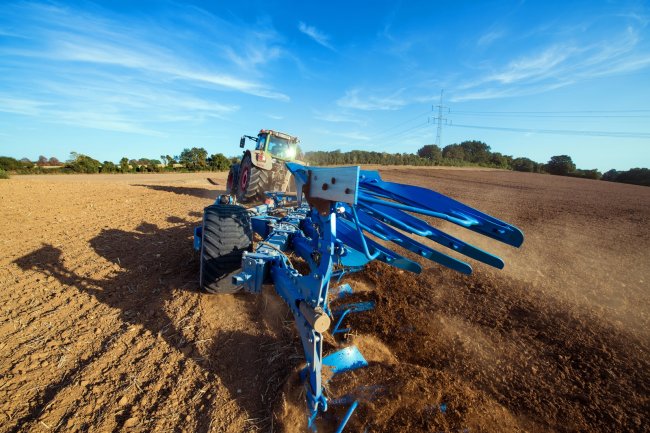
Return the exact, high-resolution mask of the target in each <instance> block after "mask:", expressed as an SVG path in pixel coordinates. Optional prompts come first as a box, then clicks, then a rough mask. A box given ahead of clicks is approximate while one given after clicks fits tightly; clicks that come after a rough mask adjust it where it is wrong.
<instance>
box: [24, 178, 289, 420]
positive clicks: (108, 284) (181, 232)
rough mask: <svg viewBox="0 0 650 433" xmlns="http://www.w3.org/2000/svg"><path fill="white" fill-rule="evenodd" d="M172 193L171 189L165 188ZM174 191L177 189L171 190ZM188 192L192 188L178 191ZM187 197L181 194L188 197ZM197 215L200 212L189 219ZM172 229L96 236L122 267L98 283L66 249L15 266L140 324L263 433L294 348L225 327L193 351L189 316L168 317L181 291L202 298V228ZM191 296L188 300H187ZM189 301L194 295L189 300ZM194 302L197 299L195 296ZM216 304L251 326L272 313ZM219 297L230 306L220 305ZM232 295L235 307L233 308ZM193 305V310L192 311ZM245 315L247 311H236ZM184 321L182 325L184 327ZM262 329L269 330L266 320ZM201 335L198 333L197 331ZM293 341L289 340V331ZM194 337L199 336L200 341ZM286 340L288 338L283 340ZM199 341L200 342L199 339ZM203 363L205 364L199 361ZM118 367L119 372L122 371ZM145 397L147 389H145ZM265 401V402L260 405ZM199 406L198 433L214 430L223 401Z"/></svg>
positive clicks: (40, 405) (44, 394) (44, 402)
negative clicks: (198, 233) (215, 384)
mask: <svg viewBox="0 0 650 433" xmlns="http://www.w3.org/2000/svg"><path fill="white" fill-rule="evenodd" d="M147 187H149V188H152V189H157V188H159V187H151V186H147ZM164 188H166V189H165V190H167V188H169V187H164ZM171 189H175V188H171ZM178 190H186V188H178ZM190 190H191V191H193V193H198V192H200V193H201V194H203V192H201V191H205V192H209V193H210V195H211V196H214V193H215V192H214V191H213V190H207V189H206V190H202V189H198V188H191V189H190ZM183 193H185V192H179V194H183ZM190 215H191V216H193V217H195V216H197V213H192V214H190ZM167 222H169V223H171V224H173V225H172V226H171V227H169V228H160V227H158V226H157V225H155V224H151V223H147V222H142V223H141V224H140V225H139V226H138V227H137V228H136V229H135V230H134V231H126V230H120V229H114V228H108V229H103V230H102V231H101V232H100V233H99V234H98V235H97V236H95V237H94V238H93V239H91V240H90V242H89V244H90V246H91V248H92V249H93V250H94V251H95V252H96V253H97V254H98V255H99V256H100V257H102V258H103V259H105V260H107V261H109V262H110V263H112V264H116V265H118V266H119V270H117V271H115V272H112V273H110V274H108V276H107V277H105V278H103V279H97V278H92V277H88V276H84V275H80V274H77V273H76V272H75V271H74V270H70V269H69V268H68V267H66V262H65V261H64V251H63V250H61V249H60V248H58V247H56V246H53V245H50V244H45V245H43V246H42V247H41V248H39V249H38V250H36V251H33V252H31V253H30V254H27V255H25V256H23V257H21V258H19V259H17V260H15V263H16V264H17V265H18V266H19V267H20V268H21V269H23V270H31V271H37V272H41V273H43V274H45V275H47V276H51V277H54V278H56V279H57V280H58V281H59V282H60V283H61V284H63V285H66V286H71V287H74V288H76V289H77V290H79V291H80V292H85V293H87V294H89V295H91V296H92V297H93V298H94V299H96V300H97V301H99V302H101V303H103V304H106V305H107V306H109V307H111V308H114V309H117V310H119V311H120V316H119V318H120V319H121V320H122V321H123V325H122V327H123V328H124V329H126V328H128V327H130V326H131V325H141V326H142V327H144V328H145V329H147V330H148V331H150V332H151V333H152V334H153V335H160V336H162V337H163V338H164V340H165V342H166V343H167V344H168V345H169V347H170V348H173V350H177V351H178V353H182V354H183V356H184V357H186V358H187V360H190V359H193V360H194V361H196V362H197V364H198V365H199V366H200V367H201V368H203V369H204V370H205V371H206V372H207V373H208V375H207V377H218V378H219V379H220V381H221V383H222V384H223V385H224V386H225V387H226V388H227V389H228V391H229V392H230V395H231V396H232V397H233V398H236V399H237V404H238V405H239V407H240V408H241V409H242V410H243V411H245V412H246V413H248V414H249V418H258V419H259V420H260V421H257V422H258V423H259V424H257V425H258V427H260V428H265V427H266V425H267V424H268V423H269V422H270V420H271V416H272V414H271V410H272V402H273V400H274V399H275V398H276V395H275V394H274V393H276V392H277V390H279V389H280V388H281V386H282V384H283V382H284V379H285V377H286V375H288V371H289V370H290V369H291V368H292V367H293V365H294V364H295V363H297V361H296V362H294V364H292V363H290V362H287V360H286V357H285V356H284V353H285V352H287V353H289V352H295V348H294V347H291V344H292V342H291V337H290V336H289V337H287V338H288V341H289V346H288V345H287V342H286V341H285V340H286V339H285V340H283V339H282V338H284V337H282V335H284V334H282V333H281V332H280V333H276V332H267V331H264V329H262V332H255V329H254V328H253V330H251V331H250V332H249V331H248V330H235V331H232V330H231V331H226V330H224V329H220V328H219V326H220V324H216V325H215V326H212V327H211V328H210V330H211V331H213V332H214V335H211V336H210V339H211V342H209V343H207V344H205V345H201V346H199V345H195V344H193V342H192V341H188V340H191V338H192V337H190V338H188V337H187V336H184V334H183V332H184V331H183V329H182V328H183V327H185V326H186V325H187V323H183V320H184V319H185V318H184V317H179V316H178V313H177V314H176V317H171V316H170V315H169V314H168V313H167V310H168V309H169V305H168V304H170V303H172V302H176V304H174V305H178V304H179V293H178V290H179V289H180V290H184V291H189V292H195V293H196V292H198V290H199V281H198V267H199V263H198V257H197V255H196V253H195V252H194V251H193V249H192V247H191V245H192V236H193V228H194V226H195V225H197V224H198V223H197V222H195V221H188V220H186V219H184V218H180V217H169V218H168V219H167ZM188 295H189V294H188ZM189 296H190V297H191V296H192V295H189ZM195 296H196V295H195ZM200 296H205V297H212V298H213V299H215V300H214V305H215V309H217V308H218V306H219V303H220V302H238V303H240V304H242V305H243V313H244V314H245V315H247V316H248V318H247V320H249V321H250V322H251V323H256V322H257V321H260V319H259V317H260V314H262V313H263V312H264V311H265V310H266V309H267V307H268V305H267V302H266V300H265V299H263V297H261V296H260V297H257V296H251V295H208V294H201V295H200ZM219 296H226V297H230V298H231V299H230V300H228V299H223V300H219ZM233 296H234V301H233ZM183 301H184V302H185V303H186V306H185V307H181V308H187V309H188V313H186V317H187V316H190V315H191V313H192V312H193V311H194V309H195V308H199V309H200V308H201V305H203V303H204V301H203V298H201V297H198V298H196V301H193V300H192V299H189V300H187V299H185V300H181V301H180V302H183ZM192 302H194V303H195V305H189V306H188V305H187V304H191V303H192ZM238 312H239V314H241V313H242V310H241V309H239V310H238ZM179 318H180V319H181V320H180V321H179ZM210 320H211V318H210V317H199V319H198V325H197V327H198V328H201V327H203V326H206V322H209V321H210ZM260 322H261V323H262V328H264V325H263V321H260ZM199 332H200V331H199ZM287 335H290V331H289V333H288V334H287ZM195 337H196V336H195ZM281 337H282V338H281ZM112 338H114V335H113V336H106V337H105V339H106V341H105V342H104V343H105V344H104V343H102V346H101V349H100V351H99V352H97V353H96V354H94V355H93V356H92V357H91V358H89V361H88V362H87V363H84V364H80V365H78V366H77V367H75V369H74V370H73V371H70V372H68V373H67V374H65V375H64V377H63V378H62V379H61V380H60V381H58V382H56V383H50V384H48V385H47V386H46V388H45V389H44V390H43V391H41V392H40V393H39V396H38V401H37V402H36V404H35V405H33V406H32V407H31V408H30V411H29V412H28V413H27V415H25V416H24V417H23V418H22V419H19V420H17V423H16V424H15V425H16V426H17V427H16V429H14V430H13V431H19V430H20V429H21V428H22V427H21V426H25V425H26V424H27V423H30V422H35V421H37V420H38V418H39V416H40V414H41V412H42V411H43V410H44V408H46V407H47V406H48V405H49V404H51V402H52V401H53V400H54V399H55V398H56V395H57V393H58V390H60V389H61V388H64V387H65V386H67V385H69V384H70V383H71V381H73V380H74V378H75V376H78V375H79V374H82V372H83V370H84V368H85V367H86V366H87V365H88V364H90V363H91V362H92V360H93V359H95V358H97V357H101V356H102V355H103V353H105V351H106V350H108V347H109V346H110V341H111V339H112ZM197 338H198V337H197ZM278 353H280V354H282V355H283V356H275V358H274V360H273V361H268V359H269V358H268V356H273V355H277V354H278ZM197 359H201V360H200V361H197ZM118 368H119V367H118ZM145 391H146V389H145ZM260 395H262V398H260ZM161 399H164V397H163V396H162V395H161V397H160V398H159V399H158V400H156V401H155V402H154V403H152V407H150V408H148V409H147V410H148V411H150V412H155V411H156V410H157V408H158V407H159V406H160V405H161V404H163V401H159V400H161ZM199 403H200V404H197V405H195V406H188V409H187V410H188V411H190V412H191V411H194V413H192V414H190V415H191V416H192V418H194V419H195V420H196V422H197V423H198V425H197V431H201V432H204V431H209V428H210V425H211V421H212V420H211V418H212V412H213V409H214V408H215V407H217V405H218V404H219V403H222V402H217V401H210V400H206V401H202V400H201V401H199ZM123 418H124V419H118V420H117V422H118V424H117V426H116V429H118V430H120V429H122V428H125V426H124V422H125V421H126V418H128V417H123ZM184 424H186V422H185V421H179V425H177V426H175V429H176V430H183V425H184Z"/></svg>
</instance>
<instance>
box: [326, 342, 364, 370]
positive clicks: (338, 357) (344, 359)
mask: <svg viewBox="0 0 650 433" xmlns="http://www.w3.org/2000/svg"><path fill="white" fill-rule="evenodd" d="M323 365H326V366H328V367H330V368H331V369H332V372H333V373H334V374H337V373H343V372H344V371H350V370H355V369H357V368H361V367H365V366H367V365H368V361H366V359H365V358H364V357H363V355H362V354H361V352H359V349H358V348H357V346H349V347H346V348H345V349H341V350H339V351H336V352H334V353H332V354H330V355H327V356H326V357H325V358H323Z"/></svg>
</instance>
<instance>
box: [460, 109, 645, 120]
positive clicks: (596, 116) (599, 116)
mask: <svg viewBox="0 0 650 433" xmlns="http://www.w3.org/2000/svg"><path fill="white" fill-rule="evenodd" d="M454 114H456V115H459V116H468V117H473V116H479V117H482V116H487V117H563V118H586V119H592V118H594V119H602V118H605V119H647V118H649V117H650V114H645V115H642V114H635V115H621V114H532V113H531V114H528V113H512V114H507V113H481V112H470V111H454Z"/></svg>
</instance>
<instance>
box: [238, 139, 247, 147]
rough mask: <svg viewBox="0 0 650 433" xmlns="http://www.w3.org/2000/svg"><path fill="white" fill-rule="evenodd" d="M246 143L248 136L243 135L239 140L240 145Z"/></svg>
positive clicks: (242, 145)
mask: <svg viewBox="0 0 650 433" xmlns="http://www.w3.org/2000/svg"><path fill="white" fill-rule="evenodd" d="M245 145H246V137H242V138H241V139H240V140H239V147H244V146H245Z"/></svg>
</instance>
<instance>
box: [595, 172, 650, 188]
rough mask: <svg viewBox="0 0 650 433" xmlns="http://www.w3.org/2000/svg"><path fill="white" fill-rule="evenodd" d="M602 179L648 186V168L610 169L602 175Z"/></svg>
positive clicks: (649, 173) (649, 183) (649, 177)
mask: <svg viewBox="0 0 650 433" xmlns="http://www.w3.org/2000/svg"><path fill="white" fill-rule="evenodd" d="M603 180H608V181H610V182H622V183H631V184H634V185H643V186H650V169H648V168H633V169H630V170H628V171H616V170H614V169H612V170H609V171H608V172H606V173H605V174H604V175H603Z"/></svg>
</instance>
